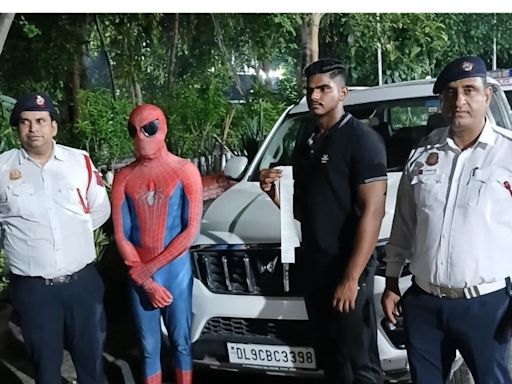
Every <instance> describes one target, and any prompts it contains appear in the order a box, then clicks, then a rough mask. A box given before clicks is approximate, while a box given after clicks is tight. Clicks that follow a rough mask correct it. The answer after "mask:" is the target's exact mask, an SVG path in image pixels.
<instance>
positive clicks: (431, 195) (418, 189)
mask: <svg viewBox="0 0 512 384" xmlns="http://www.w3.org/2000/svg"><path fill="white" fill-rule="evenodd" d="M442 179H443V174H442V173H435V174H432V175H429V174H427V175H425V174H419V175H415V176H414V177H413V178H412V180H411V185H412V187H413V190H414V198H415V200H416V202H417V204H418V205H419V206H422V207H427V206H430V205H432V204H433V203H434V202H435V201H436V199H438V198H439V194H440V193H442V191H441V181H442Z"/></svg>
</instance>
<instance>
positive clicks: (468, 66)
mask: <svg viewBox="0 0 512 384" xmlns="http://www.w3.org/2000/svg"><path fill="white" fill-rule="evenodd" d="M460 68H461V69H462V70H463V71H466V72H469V71H471V70H472V69H473V63H472V62H470V61H464V62H462V64H461V65H460Z"/></svg>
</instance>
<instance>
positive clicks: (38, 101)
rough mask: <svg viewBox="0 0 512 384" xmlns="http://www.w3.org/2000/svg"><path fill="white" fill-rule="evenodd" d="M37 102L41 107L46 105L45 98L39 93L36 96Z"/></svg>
mask: <svg viewBox="0 0 512 384" xmlns="http://www.w3.org/2000/svg"><path fill="white" fill-rule="evenodd" d="M36 104H37V105H38V106H40V107H41V108H43V107H44V98H43V97H42V96H40V95H37V97H36Z"/></svg>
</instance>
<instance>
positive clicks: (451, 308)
mask: <svg viewBox="0 0 512 384" xmlns="http://www.w3.org/2000/svg"><path fill="white" fill-rule="evenodd" d="M509 306H510V297H509V295H508V294H507V292H506V290H505V289H501V290H499V291H496V292H493V293H489V294H487V295H483V296H479V297H475V298H473V299H466V298H460V299H449V298H439V297H436V296H433V295H431V294H429V293H427V292H425V291H423V290H422V289H421V288H419V287H418V286H417V285H415V284H413V285H412V286H411V287H410V288H409V289H408V290H407V291H406V292H405V293H404V295H403V297H402V311H403V316H404V327H405V333H406V338H407V342H406V347H407V355H408V358H409V364H410V367H411V377H412V381H413V383H415V384H442V383H445V382H447V381H448V378H449V377H448V376H449V374H450V369H451V365H452V362H453V360H454V358H455V354H456V350H457V349H458V350H459V351H460V353H461V355H462V357H463V358H464V360H465V362H466V364H467V366H468V368H469V370H470V371H471V374H472V375H473V378H474V379H475V383H476V384H512V380H511V379H510V373H509V370H508V363H509V344H510V334H509V330H510V321H511V319H510V316H511V314H510V307H509Z"/></svg>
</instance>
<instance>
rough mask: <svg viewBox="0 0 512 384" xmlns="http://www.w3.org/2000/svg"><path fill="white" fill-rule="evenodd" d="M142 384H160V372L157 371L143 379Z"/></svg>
mask: <svg viewBox="0 0 512 384" xmlns="http://www.w3.org/2000/svg"><path fill="white" fill-rule="evenodd" d="M144 384H162V372H161V371H159V372H157V373H155V374H154V375H151V376H149V377H146V378H145V379H144Z"/></svg>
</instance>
